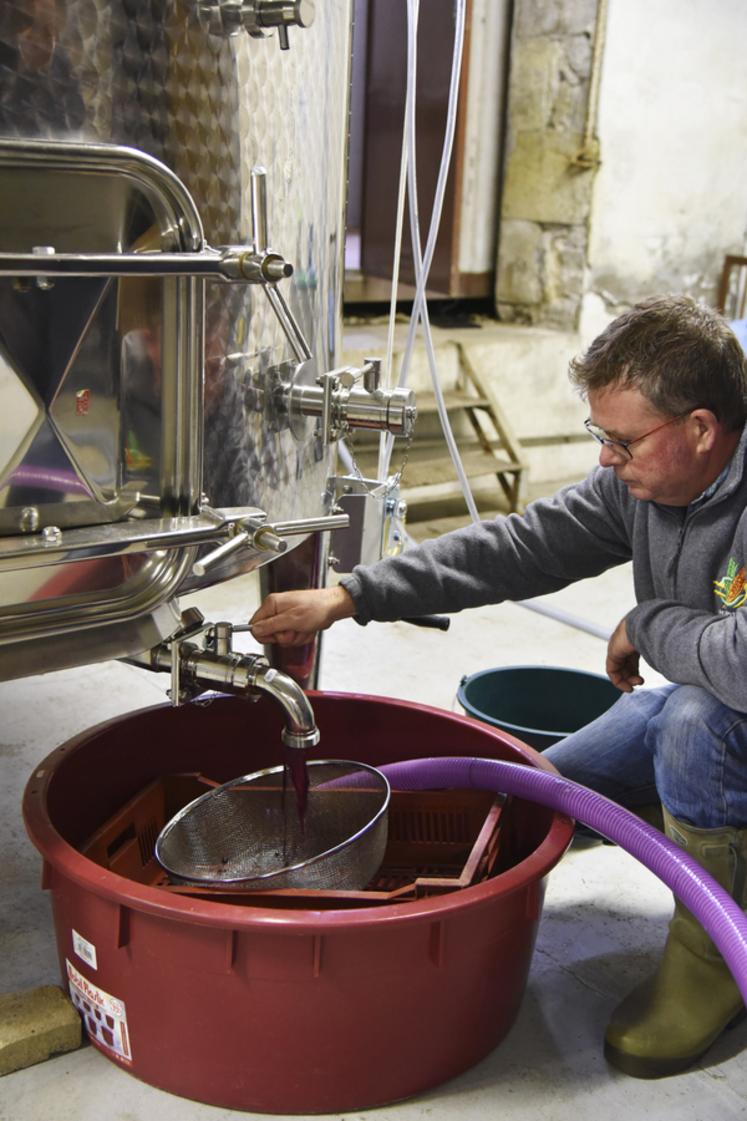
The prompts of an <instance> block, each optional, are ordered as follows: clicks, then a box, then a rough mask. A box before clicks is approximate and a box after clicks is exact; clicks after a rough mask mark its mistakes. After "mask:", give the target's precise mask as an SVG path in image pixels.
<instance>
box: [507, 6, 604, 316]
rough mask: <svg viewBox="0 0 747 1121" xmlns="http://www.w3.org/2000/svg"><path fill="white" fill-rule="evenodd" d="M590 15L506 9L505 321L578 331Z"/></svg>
mask: <svg viewBox="0 0 747 1121" xmlns="http://www.w3.org/2000/svg"><path fill="white" fill-rule="evenodd" d="M597 9H598V0H517V2H516V6H515V9H514V26H513V33H512V44H511V70H510V80H509V98H508V122H507V144H506V165H505V178H504V187H503V197H502V206H501V221H500V230H499V241H498V269H497V277H496V304H497V308H498V313H499V316H500V318H501V319H502V320H504V321H505V322H517V323H542V324H543V325H546V326H556V327H561V328H564V329H572V328H573V327H575V326H576V324H577V323H578V318H579V313H580V309H581V301H582V298H583V286H584V269H585V263H586V250H587V243H588V236H589V217H590V212H591V189H592V184H593V178H594V172H595V170H596V167H597V153H596V143H595V141H594V138H593V134H590V133H589V129H588V127H587V126H588V124H589V113H590V91H591V90H592V82H591V74H592V58H593V44H594V34H595V28H596V24H597ZM591 112H592V114H593V106H592V109H591ZM592 123H593V122H592Z"/></svg>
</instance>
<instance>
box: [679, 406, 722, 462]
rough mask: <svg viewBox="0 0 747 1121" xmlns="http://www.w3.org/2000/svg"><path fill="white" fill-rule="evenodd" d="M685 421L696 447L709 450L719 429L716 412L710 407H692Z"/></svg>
mask: <svg viewBox="0 0 747 1121" xmlns="http://www.w3.org/2000/svg"><path fill="white" fill-rule="evenodd" d="M687 423H688V425H689V426H690V430H691V433H692V437H693V440H694V442H695V447H696V449H697V450H698V451H704V452H709V451H711V450H712V449H713V446H714V444H715V443H716V441H717V439H718V436H719V433H720V431H721V423H720V421H719V419H718V417H717V416H716V414H715V413H712V412H711V410H710V409H693V411H692V412H691V413H690V416H689V417H688V418H687Z"/></svg>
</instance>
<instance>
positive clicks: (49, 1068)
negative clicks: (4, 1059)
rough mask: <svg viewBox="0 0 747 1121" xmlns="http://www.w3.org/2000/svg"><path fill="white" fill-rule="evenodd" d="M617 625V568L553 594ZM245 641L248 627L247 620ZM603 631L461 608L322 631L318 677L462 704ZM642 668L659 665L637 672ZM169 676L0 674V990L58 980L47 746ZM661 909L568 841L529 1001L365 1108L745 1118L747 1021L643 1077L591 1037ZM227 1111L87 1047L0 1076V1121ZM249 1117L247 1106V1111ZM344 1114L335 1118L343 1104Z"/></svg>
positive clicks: (524, 614)
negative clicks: (688, 1060)
mask: <svg viewBox="0 0 747 1121" xmlns="http://www.w3.org/2000/svg"><path fill="white" fill-rule="evenodd" d="M255 587H256V584H255V582H254V581H253V579H252V578H245V579H242V580H238V581H234V582H231V583H228V584H226V585H223V586H222V587H220V588H217V589H214V590H211V591H209V592H204V593H201V595H200V596H199V597H192V599H195V598H196V599H197V602H199V603H200V605H201V606H202V608H203V609H204V610H205V611H206V612H207V613H209V615H210V617H212V618H214V619H217V618H228V619H230V620H232V621H234V622H238V621H241V620H244V619H245V618H246V617H247V615H248V613H249V612H250V611H251V610H252V609H253V607H254V605H255V604H256V594H255ZM545 602H547V603H549V604H552V605H554V606H556V607H558V608H560V609H561V610H563V611H565V612H569V613H571V614H574V615H576V616H579V617H583V618H586V619H590V620H593V621H594V622H595V623H597V624H601V625H603V626H607V627H610V628H611V627H612V626H613V625H614V624H615V623H616V622H617V620H618V618H619V617H620V616H621V615H622V614H623V613H624V612H625V611H626V610H627V608H628V607H629V606H630V605H631V604H632V592H631V582H630V573H629V571H628V570H627V569H621V570H618V571H617V572H616V573H608V574H606V575H605V576H603V577H600V578H598V579H596V580H592V581H586V582H584V583H583V584H579V585H576V587H575V588H573V589H568V590H566V591H564V592H561V593H558V594H557V595H555V596H552V597H548V598H547V600H546V601H545ZM242 639H243V640H244V642H245V646H244V647H242V648H246V649H252V648H253V647H252V640H251V639H250V638H248V637H247V636H242ZM604 649H605V646H604V642H603V641H602V640H601V639H599V638H597V637H593V636H591V635H589V634H587V633H584V632H581V631H579V630H575V629H571V628H570V627H569V626H567V625H565V624H563V623H560V622H558V621H556V620H553V619H549V618H547V617H545V616H541V615H537V614H535V613H533V612H529V611H527V610H525V609H524V608H522V607H521V606H518V605H513V604H506V605H502V606H499V607H494V608H489V609H482V610H477V611H471V612H465V613H463V614H461V615H458V616H455V617H454V618H453V622H452V626H451V630H450V631H449V632H448V633H447V634H444V633H441V632H436V631H429V630H422V629H420V628H415V627H411V626H407V625H406V624H389V625H372V626H369V627H367V628H361V627H359V626H357V625H356V624H355V623H353V622H352V621H346V622H344V623H340V624H338V625H337V626H336V627H334V628H333V629H332V630H331V631H330V632H329V633H328V634H327V636H326V638H325V650H324V659H323V664H322V682H321V684H322V687H323V688H328V689H334V690H349V691H357V692H366V693H374V694H381V695H388V696H396V697H403V698H406V699H410V700H416V701H420V702H424V703H428V704H433V705H437V706H442V707H444V708H456V707H457V706H456V700H455V694H456V689H457V687H458V685H459V680H460V678H461V676H462V675H463V674H468V673H472V672H474V671H476V670H478V669H484V668H487V667H491V666H497V665H509V664H520V663H532V664H546V665H564V666H569V667H576V668H579V669H587V670H593V671H597V672H601V671H602V667H603V662H604ZM647 676H648V682H647V683H648V684H656V683H657V682H658V681H659V680H660V679H659V678H657V676H656V675H655V674H653V673H651V674H649V675H647ZM166 686H167V682H166V681H165V680H163V679H162V678H161V677H158V678H156V677H153V676H150V675H148V674H147V673H146V672H144V671H139V670H137V669H135V668H133V667H129V666H125V665H121V664H119V663H106V664H102V665H98V666H88V667H85V668H82V669H77V670H71V671H65V672H60V673H52V674H48V675H45V676H40V677H35V678H28V679H24V680H21V681H16V682H10V683H5V684H1V685H0V713H1V714H2V723H1V724H0V728H1V731H0V741H1V742H0V757H1V758H2V760H3V783H2V787H1V790H2V795H1V796H2V809H1V811H0V841H1V844H2V851H1V853H0V881H1V882H2V890H3V906H2V910H1V912H0V991H10V990H17V989H22V988H26V987H33V986H36V985H41V984H48V983H53V984H56V983H59V977H58V973H57V958H56V952H55V946H54V938H53V933H52V924H51V918H50V912H49V905H48V902H47V899H46V897H45V895H44V894H43V893H42V891H41V890H40V888H39V868H40V859H39V857H38V854H37V853H36V852H35V850H34V849H33V848H32V846H31V844H30V842H29V841H28V839H27V837H26V834H25V831H24V827H23V824H22V821H21V815H20V804H21V794H22V790H23V787H24V785H25V783H26V781H27V778H28V776H29V774H30V772H31V769H32V768H33V767H34V766H35V765H36V764H37V763H38V762H39V761H40V760H41V759H43V758H44V757H45V756H46V755H47V754H48V753H49V752H50V751H51V750H52V749H53V748H54V747H55V746H56V745H58V744H60V743H61V742H63V741H65V740H66V739H67V738H69V737H70V736H72V735H73V734H74V733H76V732H78V731H79V730H81V729H85V728H86V727H90V726H91V725H94V724H96V723H98V722H99V721H101V720H103V719H105V718H107V717H110V716H113V715H115V714H119V713H123V712H126V711H129V710H133V709H137V708H139V707H142V706H144V705H147V704H152V703H154V702H157V701H158V700H159V698H161V697H163V694H164V691H165V688H166ZM670 909H671V897H670V896H669V893H668V891H667V890H666V889H665V888H664V886H663V885H662V884H661V883H660V882H659V881H658V880H656V879H655V878H654V876H653V874H652V873H650V872H649V871H648V870H647V869H645V868H644V867H643V866H642V865H640V864H638V863H637V862H636V861H634V860H633V858H632V857H630V856H628V855H627V854H625V853H624V852H622V851H621V850H620V849H618V848H615V847H611V846H606V845H605V846H602V845H600V844H594V843H591V842H580V841H577V842H575V843H574V845H573V846H572V848H571V850H570V851H569V853H568V854H567V856H566V857H565V858H564V860H563V861H562V862H561V864H560V865H559V866H558V868H557V869H556V870H555V871H554V872H553V873H552V874H551V876H550V878H549V884H548V890H547V897H546V904H545V910H544V914H543V919H542V923H541V927H540V934H539V939H538V943H537V947H536V952H535V956H534V960H533V965H532V971H531V975H530V980H529V984H528V987H527V991H526V995H525V999H524V1002H523V1005H522V1008H521V1011H520V1014H519V1016H518V1019H517V1021H516V1023H515V1025H514V1027H513V1029H512V1031H511V1033H510V1035H509V1037H508V1039H507V1040H506V1041H505V1042H504V1043H503V1044H502V1045H501V1046H500V1047H498V1048H497V1049H496V1050H495V1051H494V1052H493V1053H492V1054H491V1055H490V1056H489V1057H488V1058H486V1059H485V1060H484V1061H483V1062H481V1063H480V1064H479V1065H477V1066H476V1067H474V1068H473V1069H472V1070H470V1071H468V1072H467V1073H465V1074H463V1075H462V1076H461V1077H459V1078H457V1079H454V1080H452V1081H450V1082H448V1083H447V1084H445V1085H442V1086H439V1087H437V1088H435V1089H433V1090H431V1091H430V1092H428V1093H426V1094H423V1095H421V1096H420V1097H418V1098H416V1099H413V1100H410V1101H407V1102H403V1103H401V1104H398V1105H396V1106H390V1107H385V1108H382V1109H379V1110H376V1111H370V1112H369V1113H359V1112H355V1113H353V1114H350V1115H347V1116H346V1118H345V1121H352V1119H353V1118H364V1117H367V1116H369V1115H370V1116H371V1117H374V1116H376V1117H377V1118H379V1119H380V1121H389V1119H391V1121H414V1119H415V1118H422V1117H428V1118H429V1119H430V1121H439V1119H440V1118H452V1117H454V1116H459V1117H460V1118H462V1119H463V1121H469V1119H471V1118H481V1117H483V1116H486V1117H487V1116H490V1117H502V1116H507V1115H508V1111H510V1116H511V1119H512V1121H530V1119H531V1121H543V1119H546V1121H559V1119H565V1118H573V1119H574V1121H584V1119H586V1118H589V1119H591V1118H594V1119H595V1121H596V1119H597V1118H599V1117H623V1116H626V1117H631V1118H641V1117H644V1116H650V1117H652V1118H656V1119H657V1121H664V1119H670V1118H671V1119H672V1121H675V1119H676V1121H731V1119H733V1121H736V1119H737V1118H740V1119H743V1118H744V1117H745V1116H747V1064H745V1062H744V1050H745V1048H746V1047H747V1024H743V1025H742V1026H740V1027H737V1028H736V1029H734V1030H733V1031H731V1032H728V1033H726V1034H725V1035H724V1037H723V1038H722V1039H721V1040H719V1041H718V1043H717V1044H716V1045H715V1046H714V1048H713V1049H712V1050H711V1052H710V1053H709V1055H708V1056H707V1058H706V1059H705V1060H704V1061H703V1062H702V1063H700V1064H699V1065H698V1066H697V1067H696V1068H695V1069H694V1070H692V1071H690V1072H689V1073H686V1074H683V1075H680V1076H678V1077H675V1078H670V1079H665V1080H662V1081H657V1082H641V1081H637V1080H635V1079H630V1078H627V1077H626V1076H624V1075H622V1074H620V1073H618V1072H616V1071H615V1070H612V1069H611V1068H609V1067H608V1066H607V1064H606V1063H605V1061H604V1058H603V1056H602V1052H601V1039H602V1035H603V1031H604V1025H605V1022H606V1019H607V1017H608V1015H609V1013H610V1011H611V1010H612V1008H613V1007H614V1005H615V1004H616V1003H617V1001H618V1000H619V999H620V998H621V997H622V995H623V994H624V993H625V992H626V991H627V990H628V988H630V987H631V986H632V985H633V984H634V983H635V982H637V980H638V979H639V978H641V977H642V976H643V975H644V974H645V973H646V972H647V971H649V969H650V968H651V966H652V964H653V962H654V960H655V958H656V955H657V951H658V948H659V947H660V945H661V943H662V941H663V938H664V931H665V926H666V921H667V918H668V915H669V912H670ZM236 1116H240V1114H237V1113H235V1112H233V1111H228V1110H224V1109H220V1108H215V1107H211V1106H207V1105H202V1104H197V1103H194V1102H190V1101H185V1100H183V1099H180V1098H176V1097H173V1096H171V1095H169V1094H167V1093H164V1092H162V1091H160V1090H157V1089H153V1088H152V1087H150V1086H147V1085H145V1084H143V1083H141V1082H139V1081H137V1080H136V1079H134V1078H133V1077H131V1076H129V1075H127V1074H126V1073H123V1072H122V1071H121V1070H120V1069H118V1068H117V1067H116V1066H114V1065H113V1064H112V1063H110V1062H108V1061H107V1060H106V1059H105V1058H104V1057H103V1056H102V1055H101V1054H100V1053H99V1052H98V1051H96V1050H94V1049H93V1048H91V1047H90V1046H84V1047H83V1048H82V1049H81V1050H79V1051H77V1052H75V1053H73V1054H68V1055H63V1056H59V1057H57V1058H54V1059H51V1060H49V1061H47V1062H45V1063H42V1064H39V1065H37V1066H34V1067H31V1068H28V1069H26V1070H22V1071H19V1072H17V1073H15V1074H12V1075H8V1076H6V1077H5V1078H3V1079H1V1080H0V1121H100V1119H101V1118H102V1117H106V1118H107V1119H108V1121H153V1119H154V1118H155V1117H158V1118H159V1121H172V1119H173V1121H229V1119H230V1118H232V1117H236ZM244 1116H255V1115H253V1114H244ZM341 1121H342V1119H341Z"/></svg>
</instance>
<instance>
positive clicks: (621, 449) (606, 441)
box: [584, 409, 692, 459]
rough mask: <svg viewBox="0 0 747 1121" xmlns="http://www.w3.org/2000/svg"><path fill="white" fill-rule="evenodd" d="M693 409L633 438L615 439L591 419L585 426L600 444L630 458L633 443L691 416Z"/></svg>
mask: <svg viewBox="0 0 747 1121" xmlns="http://www.w3.org/2000/svg"><path fill="white" fill-rule="evenodd" d="M691 412H692V409H688V410H687V412H686V413H679V414H678V415H677V416H672V417H670V418H669V420H665V421H664V423H663V424H657V426H656V428H649V430H648V432H644V433H643V435H642V436H636V437H635V439H633V440H613V439H612V437H611V436H608V435H607V433H606V432H605V431H604V429H603V428H600V427H599V425H598V424H594V423H593V422H592V420H591V419H587V420H585V421H584V427H585V429H586V431H587V432H588V433H590V435H592V436H593V437H594V439H595V440H596V441H597V443H598V444H603V445H604V447H606V448H611V449H612V451H614V452H617V453H618V454H619V455H624V456H626V457H627V458H628V459H632V458H633V453H632V451H631V450H630V449H631V448H632V447H633V444H638V443H640V442H641V440H645V439H646V437H647V436H653V434H654V432H660V431H661V429H662V428H666V427H667V425H668V424H674V422H675V421H676V420H682V419H683V417H686V416H689V415H690V413H691Z"/></svg>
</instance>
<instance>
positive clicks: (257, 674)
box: [245, 655, 319, 748]
mask: <svg viewBox="0 0 747 1121" xmlns="http://www.w3.org/2000/svg"><path fill="white" fill-rule="evenodd" d="M246 656H247V655H245V657H246ZM252 685H253V687H254V688H255V689H259V690H261V691H262V692H265V693H269V695H270V696H271V697H274V698H275V700H276V701H277V702H278V703H279V704H280V705H281V706H282V708H283V709H284V711H285V720H286V724H285V727H284V728H283V730H282V732H281V733H280V738H281V739H282V741H283V743H284V744H285V746H286V747H297V748H308V747H314V746H315V744H318V743H319V729H318V728H317V726H316V722H315V720H314V711H313V709H312V707H311V704H310V702H309V698H308V697H307V696H306V694H305V693H304V691H303V689H302V688H301V686H300V685H299V684H298V683H297V682H296V681H294V680H293V678H292V677H289V676H288V675H287V674H286V673H282V672H281V671H280V670H277V669H275V668H274V667H273V666H271V665H270V664H269V663H268V662H267V660H266V659H265V658H263V657H261V656H257V657H256V658H255V661H254V666H253V680H252Z"/></svg>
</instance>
